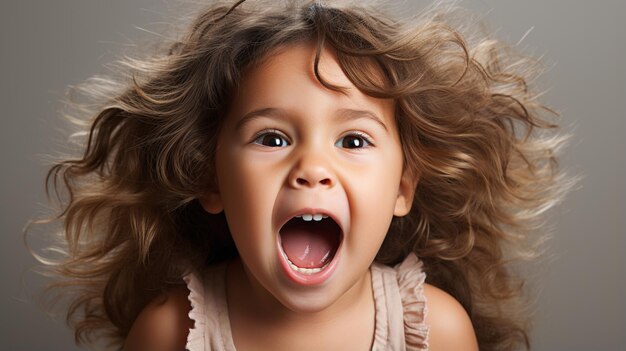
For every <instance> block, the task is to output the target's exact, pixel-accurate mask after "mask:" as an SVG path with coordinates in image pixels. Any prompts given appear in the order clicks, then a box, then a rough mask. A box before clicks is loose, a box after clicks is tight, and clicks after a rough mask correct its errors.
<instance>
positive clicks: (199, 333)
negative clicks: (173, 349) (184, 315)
mask: <svg viewBox="0 0 626 351" xmlns="http://www.w3.org/2000/svg"><path fill="white" fill-rule="evenodd" d="M183 280H184V281H185V283H187V288H188V289H189V296H188V297H187V298H188V299H189V302H190V303H191V311H189V318H191V320H193V321H194V324H193V327H192V328H190V329H189V334H188V335H187V344H186V346H185V349H186V350H188V351H204V331H205V324H206V320H205V315H204V313H203V308H204V293H203V292H204V287H203V285H202V281H201V280H200V279H198V276H197V275H196V274H195V273H194V272H191V273H188V274H186V275H185V276H183Z"/></svg>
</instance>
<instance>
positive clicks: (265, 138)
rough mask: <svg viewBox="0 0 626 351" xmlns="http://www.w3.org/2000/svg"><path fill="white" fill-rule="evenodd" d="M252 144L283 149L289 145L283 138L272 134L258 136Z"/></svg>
mask: <svg viewBox="0 0 626 351" xmlns="http://www.w3.org/2000/svg"><path fill="white" fill-rule="evenodd" d="M254 143H255V144H259V145H263V146H267V147H285V146H288V145H289V142H288V141H287V140H286V139H285V137H283V136H282V135H280V134H277V133H274V132H268V133H263V134H261V135H259V136H258V137H257V138H256V139H255V140H254Z"/></svg>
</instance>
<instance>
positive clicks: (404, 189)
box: [393, 168, 419, 217]
mask: <svg viewBox="0 0 626 351" xmlns="http://www.w3.org/2000/svg"><path fill="white" fill-rule="evenodd" d="M418 181H419V175H418V174H415V173H414V172H412V171H410V170H408V169H406V168H405V169H404V171H403V172H402V178H400V187H399V188H398V197H397V198H396V207H395V208H394V210H393V215H394V216H397V217H402V216H405V215H407V214H408V213H409V211H411V206H412V205H413V197H414V196H415V189H416V188H417V183H418Z"/></svg>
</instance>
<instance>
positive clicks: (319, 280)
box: [276, 236, 343, 286]
mask: <svg viewBox="0 0 626 351" xmlns="http://www.w3.org/2000/svg"><path fill="white" fill-rule="evenodd" d="M276 242H277V244H278V252H279V254H278V256H279V261H280V265H281V267H282V268H283V271H284V272H285V274H286V275H287V277H288V278H289V279H290V280H291V281H293V282H294V283H296V284H299V285H305V286H315V285H320V284H323V283H324V282H325V281H327V280H328V279H329V278H330V277H331V276H332V275H333V272H334V271H335V269H336V268H337V264H338V262H339V256H340V253H341V244H342V243H343V240H341V239H340V241H339V247H338V248H337V251H336V252H335V256H333V259H332V260H331V261H330V263H329V264H328V265H327V266H326V267H325V268H324V269H323V270H321V271H319V272H317V273H313V274H304V273H301V272H298V271H294V270H293V269H292V268H291V266H290V265H289V262H287V258H286V257H285V255H286V254H285V252H284V251H283V248H282V245H281V243H280V236H279V237H278V240H277V241H276Z"/></svg>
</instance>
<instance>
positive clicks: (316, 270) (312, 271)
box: [285, 257, 330, 275]
mask: <svg viewBox="0 0 626 351" xmlns="http://www.w3.org/2000/svg"><path fill="white" fill-rule="evenodd" d="M285 259H287V262H289V266H290V267H291V269H293V270H294V271H298V272H300V273H302V274H307V275H311V274H315V273H319V272H321V271H322V270H324V268H326V267H327V266H328V264H329V263H330V262H327V263H326V264H324V265H323V266H322V267H320V268H302V267H298V266H296V265H295V264H293V262H291V261H290V260H289V259H288V258H287V257H285Z"/></svg>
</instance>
